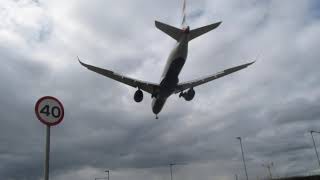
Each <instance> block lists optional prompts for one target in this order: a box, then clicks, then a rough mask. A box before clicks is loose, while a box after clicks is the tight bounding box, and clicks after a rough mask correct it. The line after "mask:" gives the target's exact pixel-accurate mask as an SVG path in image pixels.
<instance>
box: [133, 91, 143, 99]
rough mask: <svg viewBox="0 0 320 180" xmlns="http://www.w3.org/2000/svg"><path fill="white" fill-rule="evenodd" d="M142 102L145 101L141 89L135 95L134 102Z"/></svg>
mask: <svg viewBox="0 0 320 180" xmlns="http://www.w3.org/2000/svg"><path fill="white" fill-rule="evenodd" d="M142 100H143V92H142V91H141V90H140V89H138V90H137V91H136V92H135V93H134V101H136V102H141V101H142Z"/></svg>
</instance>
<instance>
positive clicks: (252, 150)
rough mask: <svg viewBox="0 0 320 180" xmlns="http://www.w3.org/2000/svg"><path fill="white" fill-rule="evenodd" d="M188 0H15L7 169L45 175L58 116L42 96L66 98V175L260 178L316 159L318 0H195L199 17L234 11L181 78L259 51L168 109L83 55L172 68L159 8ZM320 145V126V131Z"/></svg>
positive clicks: (200, 45) (61, 176)
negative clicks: (50, 114) (39, 107)
mask: <svg viewBox="0 0 320 180" xmlns="http://www.w3.org/2000/svg"><path fill="white" fill-rule="evenodd" d="M181 8H182V2H181V0H161V1H160V0H158V1H154V0H137V1H131V0H118V1H110V0H90V1H88V0H87V1H85V0H69V1H63V0H47V1H44V0H1V1H0V19H1V21H0V55H1V56H0V58H1V66H0V82H1V88H0V100H1V104H0V122H1V125H0V179H8V180H16V179H19V180H22V179H23V180H40V179H42V176H43V160H44V142H45V141H44V134H45V127H44V125H42V124H41V123H40V121H38V120H37V119H36V117H35V114H34V105H35V102H36V101H37V99H38V98H40V97H42V96H45V95H51V96H55V97H57V98H59V99H60V100H61V101H62V102H63V104H64V106H65V112H66V114H65V119H64V121H63V123H62V124H60V125H58V126H56V127H54V128H52V131H51V134H52V136H51V137H52V139H51V151H52V153H51V174H50V177H51V179H52V180H65V179H69V180H88V179H94V178H95V177H103V176H105V174H104V170H105V169H111V178H112V179H114V180H123V179H131V180H150V179H152V180H169V179H170V174H169V172H170V171H169V167H168V164H170V163H181V164H183V165H180V166H175V167H174V179H176V180H193V179H200V180H209V179H222V180H231V179H234V176H235V174H238V175H239V177H240V179H245V174H244V171H243V166H242V161H241V160H242V159H241V150H240V146H239V141H238V140H237V139H236V138H235V137H237V136H241V137H242V138H243V145H244V151H245V157H246V162H247V166H248V174H249V178H250V179H256V178H257V177H266V176H267V170H266V168H264V167H262V164H265V163H271V162H273V163H274V167H273V169H272V171H273V174H274V175H275V176H288V175H298V174H305V173H307V172H310V171H312V170H315V169H316V168H317V167H318V166H317V161H316V156H315V152H314V149H313V145H312V139H311V136H310V133H308V131H310V130H311V129H313V130H320V121H319V120H320V79H319V75H320V72H319V57H320V51H319V47H320V36H319V33H320V21H319V19H320V13H319V12H320V11H319V8H320V3H319V1H318V0H304V1H301V0H268V1H266V0H264V1H262V0H244V1H239V0H189V2H188V7H187V11H188V12H187V13H188V23H189V25H190V26H191V28H196V27H200V26H203V25H207V24H209V23H214V22H217V21H223V23H222V24H221V26H220V27H219V28H218V29H216V30H214V31H212V32H210V33H208V34H206V35H204V36H202V37H200V38H197V39H196V40H194V41H192V42H191V43H190V46H189V56H188V60H187V62H186V64H185V67H184V69H183V70H182V73H181V75H180V80H181V81H185V80H191V79H194V78H199V77H201V76H204V75H209V74H212V73H215V72H217V71H220V70H223V69H226V68H229V67H232V66H236V65H239V64H242V63H246V62H250V61H252V60H255V59H257V62H256V63H255V64H254V65H252V66H250V67H249V68H247V69H245V70H242V71H240V72H237V73H235V74H233V75H230V76H228V77H224V78H222V79H219V80H216V81H213V82H211V83H209V84H206V85H203V86H200V87H197V88H195V90H196V96H195V98H194V100H193V101H191V102H185V101H184V100H183V99H179V98H178V97H177V96H172V97H171V98H170V99H169V100H168V102H167V104H166V106H165V107H164V109H163V111H162V112H161V113H160V119H158V120H156V119H154V115H153V113H152V111H151V106H150V104H151V99H150V98H149V95H146V94H145V99H144V101H143V102H142V103H140V104H137V103H135V102H134V100H133V94H134V92H135V89H133V88H131V87H128V86H125V85H122V84H120V83H118V82H115V81H112V80H110V79H107V78H105V77H103V76H99V75H97V74H95V73H92V72H89V71H88V70H86V69H85V68H83V67H82V66H80V65H79V63H78V62H77V59H76V57H77V56H80V57H81V58H82V59H83V60H84V61H85V62H87V63H90V64H94V65H96V66H100V67H104V68H109V69H112V70H114V71H116V72H119V73H122V74H125V75H128V76H131V77H134V78H138V79H141V80H146V81H151V82H156V83H157V82H158V81H159V79H160V75H161V73H162V70H163V67H164V65H165V62H166V58H167V56H168V54H169V52H170V50H171V48H172V47H173V45H174V43H175V42H174V40H172V39H171V38H170V37H169V36H167V35H165V34H163V33H162V32H160V31H159V30H157V29H156V28H155V27H154V20H159V21H162V22H165V23H168V24H171V25H174V26H179V25H180V23H181ZM315 140H316V143H317V145H320V135H317V134H315Z"/></svg>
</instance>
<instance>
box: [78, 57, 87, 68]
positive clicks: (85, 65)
mask: <svg viewBox="0 0 320 180" xmlns="http://www.w3.org/2000/svg"><path fill="white" fill-rule="evenodd" d="M77 58H78V61H79V63H80V64H81V65H82V66H84V67H87V64H85V63H83V62H82V61H81V60H80V58H79V56H77Z"/></svg>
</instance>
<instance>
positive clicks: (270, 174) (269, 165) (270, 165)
mask: <svg viewBox="0 0 320 180" xmlns="http://www.w3.org/2000/svg"><path fill="white" fill-rule="evenodd" d="M262 166H263V167H266V168H268V172H269V176H270V179H272V173H271V167H272V166H273V162H271V164H262Z"/></svg>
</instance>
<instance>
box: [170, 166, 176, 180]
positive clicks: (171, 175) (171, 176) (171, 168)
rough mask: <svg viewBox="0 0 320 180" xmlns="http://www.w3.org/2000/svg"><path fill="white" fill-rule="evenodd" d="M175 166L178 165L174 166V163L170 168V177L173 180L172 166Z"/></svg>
mask: <svg viewBox="0 0 320 180" xmlns="http://www.w3.org/2000/svg"><path fill="white" fill-rule="evenodd" d="M174 165H176V164H173V163H171V164H169V166H170V177H171V180H172V166H174Z"/></svg>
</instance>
